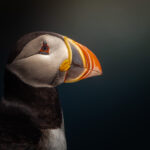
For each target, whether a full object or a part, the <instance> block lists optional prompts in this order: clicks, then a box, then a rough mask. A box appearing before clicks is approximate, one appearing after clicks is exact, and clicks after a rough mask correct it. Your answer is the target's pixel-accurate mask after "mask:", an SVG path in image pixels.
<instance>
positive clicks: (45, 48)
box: [40, 41, 50, 54]
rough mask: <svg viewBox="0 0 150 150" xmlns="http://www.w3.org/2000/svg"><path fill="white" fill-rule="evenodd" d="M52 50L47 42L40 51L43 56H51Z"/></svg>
mask: <svg viewBox="0 0 150 150" xmlns="http://www.w3.org/2000/svg"><path fill="white" fill-rule="evenodd" d="M49 51H50V48H49V46H48V45H47V43H46V42H45V41H43V45H42V47H41V49H40V53H41V54H49Z"/></svg>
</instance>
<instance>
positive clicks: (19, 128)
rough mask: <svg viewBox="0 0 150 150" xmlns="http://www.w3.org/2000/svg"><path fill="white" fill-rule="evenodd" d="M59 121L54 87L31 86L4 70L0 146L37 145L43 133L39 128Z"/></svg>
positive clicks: (0, 148) (5, 149) (9, 149)
mask: <svg viewBox="0 0 150 150" xmlns="http://www.w3.org/2000/svg"><path fill="white" fill-rule="evenodd" d="M61 123H62V114H61V108H60V103H59V100H58V93H57V89H56V88H34V87H31V86H29V85H27V84H25V83H23V82H22V81H21V80H20V79H19V78H18V77H16V76H15V75H14V74H13V73H11V72H10V71H8V70H6V71H5V94H4V99H3V100H2V101H1V102H0V150H25V149H27V150H28V149H29V150H30V149H31V150H32V149H38V143H39V140H40V138H41V137H42V136H43V133H42V131H41V129H55V128H58V127H60V126H61ZM18 143H19V145H18ZM18 147H19V149H18Z"/></svg>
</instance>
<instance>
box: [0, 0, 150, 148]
mask: <svg viewBox="0 0 150 150" xmlns="http://www.w3.org/2000/svg"><path fill="white" fill-rule="evenodd" d="M0 17H1V22H0V26H1V35H0V38H1V44H0V45H1V48H0V95H1V96H2V95H3V70H4V66H5V63H6V60H7V55H8V52H9V50H10V49H11V47H12V45H13V44H14V43H15V42H16V41H17V40H18V38H20V37H21V36H22V35H24V34H26V33H29V32H33V31H41V30H44V31H53V32H57V33H60V34H63V35H66V36H68V37H70V38H72V39H74V40H76V41H78V42H80V43H82V44H84V45H86V46H87V47H88V48H90V49H91V50H92V51H93V52H94V53H95V54H96V55H97V57H98V58H99V60H100V62H101V64H102V67H103V75H102V76H100V77H95V78H90V79H86V80H83V81H80V82H78V83H74V84H63V85H61V86H59V87H58V88H59V93H60V99H61V103H62V107H63V110H64V118H65V126H66V137H67V143H68V150H92V149H98V150H112V149H120V150H122V149H137V148H141V149H149V148H150V146H149V139H150V138H149V120H150V118H149V115H150V109H149V108H150V102H149V101H150V78H149V77H150V1H149V0H91V1H90V0H89V1H88V0H62V1H50V0H48V1H45V0H42V1H38V0H30V1H28V0H26V1H25V2H23V1H21V0H20V1H6V2H5V1H3V2H1V5H0Z"/></svg>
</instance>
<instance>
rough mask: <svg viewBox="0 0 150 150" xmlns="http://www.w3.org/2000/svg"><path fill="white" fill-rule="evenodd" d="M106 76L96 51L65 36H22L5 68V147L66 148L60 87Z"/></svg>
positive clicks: (1, 118) (1, 110) (1, 149)
mask: <svg viewBox="0 0 150 150" xmlns="http://www.w3.org/2000/svg"><path fill="white" fill-rule="evenodd" d="M101 74H102V68H101V65H100V63H99V61H98V59H97V57H96V56H95V54H94V53H93V52H91V51H90V50H89V49H88V48H87V47H85V46H83V45H82V44H80V43H78V42H76V41H74V40H72V39H70V38H68V37H66V36H63V35H60V34H57V33H52V32H33V33H29V34H26V35H24V36H23V37H21V38H20V39H19V40H18V42H17V43H16V47H15V48H14V49H12V50H11V51H10V55H9V58H8V62H7V64H6V67H5V76H4V96H3V98H2V100H1V101H0V150H66V149H67V144H66V138H65V132H64V120H63V112H62V109H61V106H60V102H59V95H58V90H57V86H58V85H60V84H62V83H73V82H78V81H80V80H83V79H86V78H89V77H93V76H98V75H101Z"/></svg>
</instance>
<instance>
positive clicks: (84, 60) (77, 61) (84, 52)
mask: <svg viewBox="0 0 150 150" xmlns="http://www.w3.org/2000/svg"><path fill="white" fill-rule="evenodd" d="M64 41H65V43H66V46H67V48H68V59H66V60H65V61H64V62H63V63H62V64H61V65H60V68H59V69H60V71H65V79H64V82H65V83H72V82H77V81H80V80H82V79H86V78H89V77H93V76H98V75H101V74H102V67H101V65H100V62H99V61H98V59H97V57H96V56H95V54H94V53H93V52H91V51H90V50H89V49H88V48H87V47H85V46H83V45H81V44H79V43H78V42H76V41H74V40H72V39H70V38H68V37H64Z"/></svg>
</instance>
